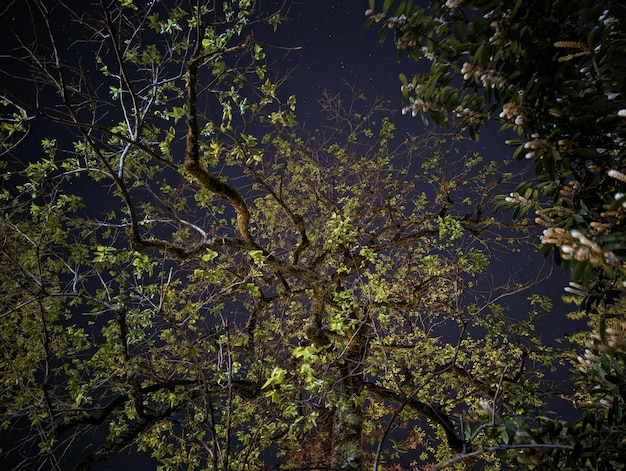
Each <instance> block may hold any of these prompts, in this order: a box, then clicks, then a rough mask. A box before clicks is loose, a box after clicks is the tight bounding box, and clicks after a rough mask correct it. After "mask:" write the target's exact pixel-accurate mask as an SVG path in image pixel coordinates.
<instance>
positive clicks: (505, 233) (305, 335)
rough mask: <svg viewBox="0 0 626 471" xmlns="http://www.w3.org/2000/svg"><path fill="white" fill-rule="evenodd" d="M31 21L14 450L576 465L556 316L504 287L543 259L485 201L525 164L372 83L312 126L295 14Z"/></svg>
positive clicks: (8, 230)
mask: <svg viewBox="0 0 626 471" xmlns="http://www.w3.org/2000/svg"><path fill="white" fill-rule="evenodd" d="M27 5H28V7H29V13H30V17H31V24H30V27H31V29H28V28H26V27H25V28H24V31H22V32H20V36H19V37H18V39H19V41H18V44H17V47H16V48H15V49H14V50H12V51H11V53H10V54H9V55H7V56H6V57H3V58H2V60H3V61H5V63H6V64H7V66H6V67H4V66H3V67H2V70H4V71H6V72H5V77H4V79H5V83H6V84H7V86H6V88H5V89H4V90H3V91H2V146H3V147H2V151H3V155H4V160H3V164H2V165H3V168H2V171H3V180H2V182H3V183H2V191H1V194H0V200H1V204H2V213H3V217H2V219H1V220H0V225H1V227H2V231H1V234H2V251H1V255H0V256H1V257H2V263H1V264H0V277H1V280H2V282H1V286H2V288H1V289H2V295H1V297H0V302H1V312H0V316H1V317H0V319H1V321H2V329H1V330H0V337H1V338H2V360H1V365H2V367H1V368H0V381H1V383H0V384H1V385H2V390H1V391H0V397H1V398H2V401H1V403H2V405H1V406H0V407H1V408H0V414H1V417H2V421H1V423H0V426H1V427H2V429H3V430H4V431H5V432H6V433H8V434H10V435H11V436H12V437H14V438H15V437H17V439H14V440H12V441H11V442H10V443H11V445H10V446H8V447H5V449H3V450H2V453H3V455H2V456H3V459H5V458H6V460H7V461H8V460H12V461H10V462H12V463H14V464H15V467H16V468H17V469H20V468H22V469H33V468H37V467H41V468H51V469H68V467H74V468H75V469H90V468H91V467H93V466H94V465H96V463H98V462H100V461H103V460H106V459H108V458H110V457H112V456H114V455H117V454H119V453H122V452H125V451H127V450H131V452H133V453H137V452H139V451H143V452H146V453H148V454H149V455H150V456H152V457H153V458H154V459H155V460H156V461H158V463H159V465H160V466H161V469H182V468H185V469H214V470H226V469H239V470H244V469H251V470H253V469H263V467H264V466H265V467H267V468H271V469H301V468H306V469H312V468H317V469H340V468H341V469H345V468H348V469H364V468H365V467H366V466H367V467H370V466H374V467H376V466H380V467H387V468H388V469H394V466H397V465H399V463H401V462H403V461H402V460H409V458H410V459H411V460H413V464H411V466H413V467H414V468H416V469H417V468H419V466H422V465H425V464H429V463H435V462H442V461H445V460H449V459H453V458H454V456H455V455H457V454H459V453H464V454H466V455H467V454H468V453H474V455H478V454H480V456H481V458H482V459H484V460H486V461H487V462H490V463H493V466H494V467H495V468H499V467H500V466H501V463H502V462H503V461H502V460H504V461H511V460H515V459H517V458H520V459H521V458H523V457H524V456H525V455H524V454H523V453H522V454H520V453H518V451H519V450H522V451H524V450H525V449H526V450H527V449H528V447H534V448H533V449H534V450H535V451H536V450H539V451H541V450H542V446H545V450H548V451H549V452H552V451H554V450H558V449H569V445H567V444H564V445H563V444H558V443H556V444H552V443H543V445H542V446H537V445H536V444H532V443H529V440H530V438H529V435H528V432H527V429H528V428H529V427H528V423H527V420H528V418H534V420H536V421H539V422H541V421H542V420H543V419H542V418H541V417H540V416H539V415H538V411H539V410H540V409H541V406H542V399H543V397H542V394H541V388H540V386H541V384H542V378H543V375H544V374H545V372H546V371H547V370H549V369H550V368H552V367H553V366H554V364H555V361H557V358H556V357H557V355H556V354H555V353H554V352H553V351H552V350H551V349H550V348H548V347H546V346H545V345H544V344H543V343H542V341H541V340H540V336H539V335H537V334H535V332H534V331H533V327H534V323H533V321H534V316H536V315H537V314H538V313H540V312H543V311H545V310H548V309H549V302H548V301H547V300H546V299H544V298H542V297H540V296H537V295H533V296H530V301H529V303H528V313H527V315H522V316H521V318H519V317H518V318H512V317H511V315H510V312H509V311H508V310H507V309H506V305H505V302H506V300H507V299H508V297H509V296H513V295H515V294H517V293H520V292H524V290H525V289H526V288H528V287H529V286H531V285H532V284H533V283H534V282H536V279H535V278H536V276H539V278H540V276H541V275H537V274H536V273H533V274H530V276H529V277H528V278H526V279H524V278H518V279H516V280H513V279H511V280H503V282H502V284H501V285H498V284H497V283H495V282H494V281H493V280H492V279H491V278H490V276H489V273H490V264H492V263H495V262H496V261H497V259H498V257H499V256H500V255H501V254H502V253H506V252H507V251H510V250H519V248H520V247H523V246H525V245H524V244H527V243H528V241H527V237H526V233H525V232H524V231H523V230H522V228H521V227H518V226H514V225H511V224H507V223H505V222H504V221H503V220H498V219H496V218H495V217H494V214H493V212H492V211H491V206H490V201H491V199H492V198H493V196H494V195H495V194H497V192H498V191H500V189H501V188H502V185H504V184H506V182H509V181H511V179H512V175H511V174H510V173H508V171H507V170H506V169H503V168H500V167H499V166H497V165H496V164H495V163H493V162H491V163H490V162H483V160H482V158H481V156H479V155H477V154H474V153H472V152H470V153H467V152H464V151H463V149H462V147H461V143H462V137H461V136H460V134H459V133H457V132H455V131H452V132H449V133H446V134H434V133H431V134H426V135H411V136H407V137H406V138H400V137H398V136H396V135H395V126H394V124H393V120H392V113H391V112H390V110H389V108H388V107H387V105H385V104H384V103H383V102H380V101H377V100H370V101H368V100H367V99H365V98H364V97H362V96H360V95H359V93H358V91H355V90H347V92H346V95H345V96H339V95H333V94H328V93H327V94H325V95H324V96H322V97H321V100H320V113H322V114H323V116H324V120H325V121H324V123H325V124H324V125H323V126H322V127H320V128H319V129H307V128H306V126H303V125H300V124H299V123H298V121H297V115H296V104H297V103H296V98H295V97H293V96H289V97H285V96H282V95H281V92H280V87H279V85H280V83H281V81H282V80H283V76H282V75H281V74H280V73H278V72H277V69H275V68H273V67H272V64H273V63H272V61H271V60H270V56H271V55H272V53H273V49H272V47H271V46H270V44H269V40H267V39H263V40H261V39H259V38H260V37H262V38H271V31H272V30H273V29H275V28H277V27H280V23H281V22H282V21H283V20H284V16H285V14H286V6H284V5H283V6H278V8H277V10H276V11H266V10H263V9H261V8H260V7H259V6H258V5H257V4H256V3H255V2H252V1H249V0H238V1H236V2H235V1H227V2H224V3H223V5H215V4H214V3H213V2H206V3H199V4H198V5H196V6H194V7H193V8H190V7H189V5H187V3H185V2H180V3H174V4H171V5H169V6H166V5H164V4H163V3H162V2H152V3H149V4H146V5H144V6H139V5H137V4H136V3H134V2H133V1H131V0H121V1H116V2H108V3H107V2H101V3H100V5H99V7H98V8H97V9H95V8H89V9H81V8H79V7H76V8H74V9H72V8H69V7H68V6H67V5H66V4H65V3H62V2H58V3H57V2H47V1H44V0H30V1H28V2H27ZM14 8H16V7H15V6H14ZM68 27H71V34H70V35H68V34H67V31H68V29H67V28H68ZM76 52H79V54H76ZM18 82H19V87H18V86H16V83H18ZM505 419H506V420H505ZM503 437H505V438H503ZM502 440H505V443H506V444H507V445H510V446H505V447H501V446H500V445H501V444H502ZM523 443H526V445H523ZM515 447H521V448H515ZM524 447H526V448H524ZM507 453H513V454H514V455H515V456H513V455H507ZM474 455H472V456H474ZM516 456H517V458H516Z"/></svg>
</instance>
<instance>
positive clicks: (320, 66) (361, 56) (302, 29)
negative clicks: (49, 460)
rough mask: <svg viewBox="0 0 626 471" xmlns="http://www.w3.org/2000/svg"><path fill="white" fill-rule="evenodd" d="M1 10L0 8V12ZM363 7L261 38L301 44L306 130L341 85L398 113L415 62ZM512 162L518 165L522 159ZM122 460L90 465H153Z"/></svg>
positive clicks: (297, 79) (336, 7)
mask: <svg viewBox="0 0 626 471" xmlns="http://www.w3.org/2000/svg"><path fill="white" fill-rule="evenodd" d="M84 1H85V2H86V1H87V0H84ZM265 1H268V0H265ZM139 2H140V3H141V0H139ZM18 3H19V2H18ZM379 3H380V2H379ZM81 4H82V2H81ZM3 8H4V7H0V13H2V12H3ZM366 8H367V1H366V0H300V1H297V0H296V2H295V3H294V5H293V6H292V7H291V10H290V14H289V16H290V17H291V21H290V22H288V23H286V24H283V25H281V26H280V27H279V30H278V33H277V35H276V36H273V37H270V38H268V41H271V42H272V43H274V44H277V45H280V46H301V47H302V49H301V50H298V51H293V52H289V53H287V54H286V56H285V60H284V63H282V64H281V66H285V67H286V68H288V69H291V70H292V74H291V78H290V79H289V81H288V82H286V83H285V85H284V86H283V89H282V92H281V96H288V95H290V94H295V95H296V96H297V98H298V115H299V119H300V120H301V121H305V122H306V125H307V127H309V128H315V127H316V123H317V122H318V120H319V119H320V117H319V113H318V111H317V105H316V103H315V102H316V100H317V99H318V98H319V97H320V96H321V92H322V90H323V89H327V90H329V91H331V92H335V93H346V94H347V93H349V90H348V88H347V87H346V86H345V83H348V84H350V85H352V86H354V87H356V89H357V90H359V91H362V92H363V93H364V94H365V95H366V96H368V97H370V98H374V97H383V98H386V99H388V100H389V101H390V103H391V106H392V108H394V109H397V110H398V111H399V110H400V109H401V106H402V104H401V101H400V98H401V95H400V82H399V80H398V74H399V73H400V72H404V73H406V75H407V76H410V75H412V74H413V73H414V72H415V71H416V70H417V64H416V63H415V62H412V61H409V60H404V61H402V62H401V63H398V61H397V53H396V50H395V47H394V45H393V44H392V42H391V41H387V42H386V43H384V44H380V43H379V42H378V31H377V29H376V27H374V28H373V29H372V30H367V29H366V28H365V26H364V24H365V15H364V12H365V10H366ZM20 21H21V19H20V18H19V17H16V16H15V15H13V14H10V15H6V14H4V15H2V16H0V30H2V31H3V32H2V36H4V35H5V34H7V33H10V32H11V31H14V30H15V28H18V27H19V24H20ZM5 47H6V42H3V45H0V49H4V48H5ZM303 116H304V118H302V117H303ZM394 121H395V122H396V124H397V126H398V129H399V133H404V132H413V133H416V132H417V133H419V132H420V131H421V130H422V129H423V125H422V124H421V121H420V119H419V118H411V117H409V116H401V115H400V113H399V112H398V114H397V116H396V117H395V119H394ZM496 131H497V126H496V125H493V124H492V125H490V126H488V127H487V128H486V129H485V130H484V132H482V133H481V139H480V142H478V143H477V144H475V145H476V148H475V150H479V151H480V152H482V153H483V155H484V157H485V158H486V159H487V160H492V159H496V160H501V159H503V158H506V157H508V156H509V155H510V153H511V151H510V149H509V148H508V147H507V146H505V145H504V143H503V141H504V137H503V136H501V135H498V134H497V132H496ZM519 165H520V169H521V168H523V166H524V165H526V162H521V163H519ZM537 230H538V232H539V229H537ZM538 235H539V234H538ZM538 235H537V240H538ZM542 263H543V259H542V257H541V255H539V254H536V253H533V254H522V255H521V256H517V257H516V258H515V259H510V260H505V261H503V265H502V266H501V267H495V270H496V271H499V270H502V271H505V270H504V268H506V270H509V269H510V268H511V267H515V266H518V270H516V271H521V270H531V271H532V270H533V269H535V270H536V269H537V268H539V267H541V264H542ZM568 278H569V275H568V274H562V275H560V276H559V277H558V278H557V279H555V280H554V281H551V282H549V283H547V284H546V285H545V288H544V289H545V291H546V292H547V293H550V294H551V295H552V297H553V299H554V301H555V312H554V313H552V314H551V317H550V318H549V319H545V325H544V327H543V328H544V330H545V339H546V340H548V339H550V338H554V337H555V336H556V337H559V336H563V335H564V332H567V331H568V330H571V329H572V327H570V326H568V324H567V322H563V319H564V312H567V311H569V310H571V307H570V306H564V305H562V304H559V302H558V301H559V298H560V295H561V293H562V289H563V286H565V285H566V284H567V280H568ZM130 461H131V459H130V458H129V457H128V456H127V455H122V456H119V457H117V458H115V459H113V460H110V461H108V462H106V463H101V464H100V465H98V466H97V468H95V469H98V470H106V469H130V467H131V466H132V468H133V469H134V471H143V470H151V469H154V464H153V463H151V462H149V463H142V462H135V460H134V459H133V460H132V461H133V463H132V465H131V463H130Z"/></svg>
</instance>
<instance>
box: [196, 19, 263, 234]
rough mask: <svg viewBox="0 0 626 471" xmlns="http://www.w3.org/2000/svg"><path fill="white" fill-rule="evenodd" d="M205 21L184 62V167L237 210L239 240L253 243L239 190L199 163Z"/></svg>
mask: <svg viewBox="0 0 626 471" xmlns="http://www.w3.org/2000/svg"><path fill="white" fill-rule="evenodd" d="M205 30H206V25H201V26H200V27H199V30H198V38H197V42H196V47H195V49H194V51H193V53H192V55H191V57H190V59H189V64H188V66H187V144H186V148H185V160H184V166H185V169H186V170H187V171H188V172H189V173H190V174H191V175H192V176H193V177H195V178H196V180H198V183H199V184H200V185H201V186H202V187H203V188H205V189H207V190H209V191H210V192H212V193H214V194H216V195H217V196H219V197H220V198H223V199H225V200H226V201H228V202H229V203H230V204H231V205H232V207H233V208H234V210H235V212H236V213H237V227H238V229H239V234H240V235H241V237H242V238H243V240H244V241H245V242H247V243H249V244H252V243H253V239H252V234H251V233H250V211H249V210H248V206H247V205H246V202H245V201H244V199H243V197H242V196H241V194H240V193H239V192H238V191H237V190H236V189H235V188H233V187H232V186H230V185H227V184H225V183H224V182H222V181H221V180H220V179H218V178H216V177H214V176H213V175H211V174H210V173H209V172H208V171H207V170H206V169H204V168H202V167H201V165H200V151H199V144H198V139H199V135H200V129H199V127H198V117H197V109H196V100H197V92H196V87H197V84H198V67H199V64H200V61H201V59H202V38H203V36H204V32H205Z"/></svg>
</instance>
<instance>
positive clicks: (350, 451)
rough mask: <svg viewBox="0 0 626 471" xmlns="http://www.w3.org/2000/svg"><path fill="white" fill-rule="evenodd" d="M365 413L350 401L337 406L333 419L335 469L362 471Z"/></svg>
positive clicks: (333, 463) (333, 461)
mask: <svg viewBox="0 0 626 471" xmlns="http://www.w3.org/2000/svg"><path fill="white" fill-rule="evenodd" d="M362 428H363V411H362V408H361V406H356V405H355V404H354V402H353V401H350V400H349V403H348V404H345V405H341V406H337V408H336V409H335V413H334V417H333V451H332V462H331V466H332V468H333V469H359V470H360V469H361V454H362V447H361V431H362Z"/></svg>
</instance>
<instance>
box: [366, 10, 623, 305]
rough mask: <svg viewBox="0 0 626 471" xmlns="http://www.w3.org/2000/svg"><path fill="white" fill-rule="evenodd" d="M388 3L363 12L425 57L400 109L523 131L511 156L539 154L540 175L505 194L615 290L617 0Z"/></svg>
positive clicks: (552, 241)
mask: <svg viewBox="0 0 626 471" xmlns="http://www.w3.org/2000/svg"><path fill="white" fill-rule="evenodd" d="M393 4H394V2H385V4H384V5H383V8H382V12H381V13H375V12H374V10H373V8H374V6H375V2H370V6H371V8H372V9H370V10H368V15H369V18H368V22H369V23H370V24H372V23H374V22H382V25H383V26H382V28H381V38H382V39H384V38H385V37H386V35H387V32H388V31H392V32H393V33H394V42H395V44H396V46H397V47H398V49H399V50H400V51H402V52H406V53H407V55H408V56H409V57H410V58H412V59H415V60H421V59H424V60H427V61H430V68H429V69H428V70H426V71H425V73H423V74H415V75H414V76H413V77H412V78H411V80H409V79H408V78H407V77H406V76H404V75H403V76H401V81H402V93H403V97H404V99H405V101H406V102H407V104H406V107H405V108H404V110H403V111H404V112H405V113H406V112H410V113H412V114H413V115H423V116H429V117H430V118H431V119H433V120H434V121H435V123H437V124H446V123H448V122H450V121H451V120H452V119H453V118H454V117H456V118H457V119H458V120H459V124H460V126H462V127H464V128H466V129H468V130H469V132H470V134H471V135H472V136H474V137H476V136H477V131H478V129H479V127H480V126H481V125H483V124H484V123H485V122H487V121H497V122H500V123H502V130H512V131H513V132H515V133H517V134H519V135H520V136H522V137H523V138H524V139H523V140H519V139H509V140H508V141H507V142H508V143H509V144H510V145H511V146H514V147H516V149H515V151H514V153H513V157H514V158H516V159H521V158H522V157H525V158H527V159H530V160H532V161H533V162H534V163H535V174H536V180H534V181H532V182H527V183H525V184H522V185H520V187H519V188H518V191H516V192H514V193H513V195H510V196H509V197H508V198H506V199H504V197H503V201H502V203H501V204H502V206H505V207H509V208H517V209H516V210H517V212H519V213H520V214H521V215H523V216H525V215H526V214H528V213H529V211H530V210H531V209H533V210H535V212H536V213H537V222H538V223H539V224H540V225H542V226H544V227H546V228H547V229H546V232H545V237H544V242H545V243H546V245H547V246H548V247H549V246H556V247H559V250H557V251H556V252H555V257H556V258H557V262H559V263H562V264H563V265H564V266H570V265H571V267H572V270H573V281H574V282H576V283H580V284H583V285H584V286H585V288H586V289H587V290H589V292H590V293H592V292H594V291H599V292H605V291H607V290H608V291H610V290H613V289H615V288H616V285H617V289H620V290H621V281H620V280H621V278H622V277H623V275H624V267H623V264H622V261H623V260H622V257H623V253H622V252H623V247H624V240H623V239H622V237H621V234H622V233H623V231H622V228H623V226H622V224H623V221H622V210H623V208H622V203H623V199H622V193H623V183H624V180H626V179H625V178H623V176H622V174H621V171H622V170H623V167H624V160H623V156H624V153H623V145H622V143H623V136H624V125H625V124H624V123H625V121H624V115H626V111H623V110H624V109H625V108H626V103H625V102H624V96H623V90H624V79H625V77H626V71H625V70H624V67H623V64H624V63H625V62H624V56H623V55H624V49H623V47H622V46H623V43H624V40H625V32H624V21H626V10H625V8H624V5H623V2H617V1H611V0H607V1H603V2H592V1H587V0H577V1H565V0H563V1H555V2H544V3H543V4H541V5H537V4H536V2H532V1H525V0H520V1H518V2H515V4H514V5H510V3H509V2H503V1H499V0H460V1H452V0H450V1H447V2H443V1H431V2H429V3H428V8H427V9H426V10H425V9H422V8H420V7H418V6H416V5H412V3H411V2H401V4H400V5H399V6H398V8H397V11H396V12H395V15H394V16H389V15H388V13H389V11H390V9H391V8H392V6H393ZM539 31H541V33H539ZM590 130H593V132H589V131H590ZM572 231H574V232H572Z"/></svg>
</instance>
